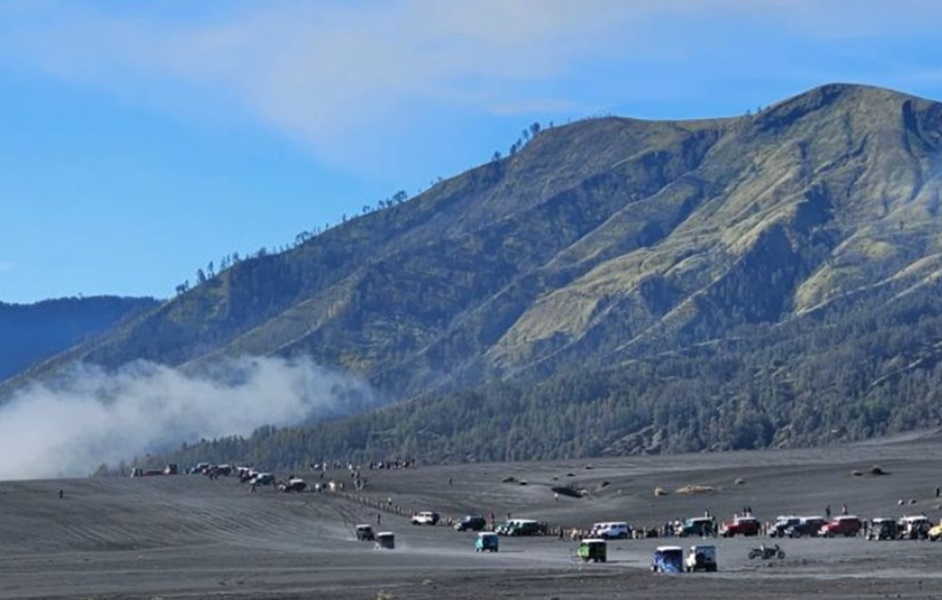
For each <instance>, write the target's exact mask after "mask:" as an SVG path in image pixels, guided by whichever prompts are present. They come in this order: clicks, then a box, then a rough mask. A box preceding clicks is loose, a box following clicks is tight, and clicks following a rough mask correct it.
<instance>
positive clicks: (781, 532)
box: [769, 515, 801, 537]
mask: <svg viewBox="0 0 942 600" xmlns="http://www.w3.org/2000/svg"><path fill="white" fill-rule="evenodd" d="M799 523H801V517H796V516H794V515H779V516H778V517H776V519H775V522H774V523H773V524H772V528H771V529H769V537H785V536H786V535H788V534H787V532H788V529H789V528H790V527H794V526H795V525H798V524H799Z"/></svg>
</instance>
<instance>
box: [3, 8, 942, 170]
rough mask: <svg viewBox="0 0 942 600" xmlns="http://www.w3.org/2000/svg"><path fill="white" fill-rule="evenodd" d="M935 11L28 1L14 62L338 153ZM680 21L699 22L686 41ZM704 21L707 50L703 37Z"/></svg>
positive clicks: (9, 47)
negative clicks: (644, 68) (753, 34)
mask: <svg viewBox="0 0 942 600" xmlns="http://www.w3.org/2000/svg"><path fill="white" fill-rule="evenodd" d="M936 4H937V3H932V2H929V1H927V0H908V2H906V1H901V2H894V3H892V6H890V4H889V3H886V2H877V1H875V0H859V1H858V0H854V1H849V0H843V1H840V0H835V1H831V2H827V3H823V2H819V1H817V0H791V1H786V0H768V1H766V2H755V1H753V0H712V1H710V0H660V1H657V2H655V1H654V0H651V1H647V2H642V1H637V2H625V1H623V0H581V1H579V2H573V1H571V0H476V1H474V2H459V1H447V2H443V1H441V0H392V1H389V2H359V3H344V2H327V1H322V2H316V3H315V2H292V1H288V0H280V1H276V0H272V1H268V2H265V3H264V4H261V3H259V4H243V5H238V4H231V5H229V6H235V7H239V6H241V8H230V9H227V10H225V11H222V10H220V11H217V12H216V13H214V14H212V15H209V16H208V17H207V16H203V17H202V18H193V19H190V20H182V19H181V18H180V17H179V16H177V17H176V18H174V17H168V16H166V15H157V16H155V15H153V14H149V15H147V16H141V15H140V14H138V15H135V14H133V13H132V14H128V13H129V10H128V9H126V8H125V10H123V11H113V12H116V13H117V14H114V15H109V14H104V13H101V12H95V11H93V10H91V9H87V8H83V7H82V5H79V4H76V3H66V2H64V1H62V0H46V1H43V2H35V1H33V0H29V1H28V2H26V1H24V0H20V1H11V2H8V3H6V4H3V5H0V23H4V22H5V23H6V24H5V25H2V24H0V39H2V40H3V41H0V51H2V55H4V56H6V57H7V58H8V65H9V64H16V65H20V66H22V65H24V64H25V65H27V67H26V68H37V67H38V68H41V69H42V70H43V71H45V72H46V73H48V74H50V75H52V76H55V77H58V78H61V79H64V80H67V81H70V82H75V83H80V84H83V85H93V86H97V87H99V88H101V89H105V90H107V91H109V92H111V93H114V94H117V95H118V96H120V97H121V98H124V99H125V100H126V101H128V102H132V103H143V104H147V105H154V106H157V107H160V108H162V109H167V108H169V109H171V110H174V111H184V112H187V113H190V114H195V115H198V116H199V117H217V116H218V115H220V114H229V115H232V114H241V115H246V114H247V115H249V116H251V117H252V118H253V119H256V120H259V121H260V122H262V123H264V124H266V125H267V126H268V127H271V128H274V129H276V130H278V131H280V132H282V133H284V134H286V135H288V136H291V137H292V138H294V139H296V140H299V141H301V142H303V143H306V144H308V145H310V146H311V147H312V148H314V149H315V150H316V151H317V152H318V153H319V154H320V155H321V156H322V157H324V158H330V157H331V155H333V154H335V153H337V152H338V151H339V150H338V146H341V145H343V144H344V143H345V141H346V140H348V139H351V138H352V139H355V140H359V141H357V142H350V143H357V144H362V143H364V142H363V141H362V140H364V139H369V137H370V136H364V135H362V132H363V131H364V130H366V131H370V132H373V131H376V132H378V133H380V134H381V132H382V131H383V130H384V129H386V128H388V127H389V125H390V124H391V123H392V122H394V121H401V120H410V119H412V118H416V117H418V116H420V115H421V114H422V112H423V108H424V107H425V106H427V105H428V104H429V103H438V104H442V105H449V106H453V107H459V108H461V107H463V108H464V109H465V110H471V111H477V112H491V113H495V114H512V113H514V112H516V110H517V109H515V108H514V107H517V108H519V109H526V108H528V107H530V108H532V109H534V110H541V111H554V110H560V111H571V110H572V109H573V108H574V107H575V106H578V104H577V102H578V100H577V97H578V94H577V93H575V91H572V93H571V95H570V96H565V95H558V96H557V95H554V97H553V98H552V100H550V101H546V97H547V96H546V94H545V93H544V92H543V91H541V90H538V89H534V90H532V91H530V90H528V88H529V87H530V86H531V85H532V84H533V83H535V82H546V81H552V80H554V79H557V78H561V77H564V76H567V75H570V76H571V75H573V73H572V71H573V70H574V69H578V67H579V65H581V64H583V63H582V61H585V60H587V59H593V60H596V61H601V62H606V61H607V62H609V63H616V62H618V61H622V62H629V63H630V62H632V61H634V62H648V63H657V62H658V61H671V60H678V61H680V60H685V59H687V58H689V56H690V55H691V54H696V52H697V51H698V50H697V44H698V43H702V42H704V41H706V42H707V43H710V41H711V40H715V39H716V37H717V35H719V36H722V35H723V34H722V33H721V31H722V27H723V25H724V21H729V20H737V19H760V20H761V19H767V21H768V23H774V24H776V26H780V25H781V24H784V26H786V27H789V28H791V29H792V30H793V31H796V32H799V33H800V34H802V35H807V36H816V37H821V38H833V37H841V36H860V35H873V34H875V33H879V32H881V31H883V32H885V31H886V26H887V24H888V23H889V24H890V25H891V26H893V27H897V28H901V29H902V28H910V30H911V28H913V27H916V28H920V27H924V26H925V24H926V23H928V22H931V21H932V19H927V18H925V15H926V13H927V11H930V12H932V13H933V14H935V15H939V14H940V9H939V8H936V6H935V5H936ZM183 12H186V11H183ZM920 15H921V16H920ZM672 19H675V20H676V21H683V22H684V23H686V24H687V27H686V28H684V27H680V28H677V29H676V30H674V29H673V27H674V23H673V22H672ZM690 22H693V23H694V27H695V28H696V29H697V30H698V31H699V33H698V39H699V42H698V41H697V40H692V39H689V33H690V28H689V24H690ZM600 76H601V77H603V78H604V77H607V78H614V77H617V73H611V72H608V73H602V74H601V75H600ZM638 85H639V86H640V85H644V82H638ZM534 87H535V86H534ZM396 125H399V126H401V123H396Z"/></svg>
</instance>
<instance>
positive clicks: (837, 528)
mask: <svg viewBox="0 0 942 600" xmlns="http://www.w3.org/2000/svg"><path fill="white" fill-rule="evenodd" d="M861 527H863V523H861V521H860V519H859V518H857V517H855V516H853V515H841V516H839V517H835V518H833V519H831V520H830V521H828V522H827V523H825V524H824V525H822V526H821V530H820V531H819V532H818V535H820V536H823V537H834V536H835V535H843V536H845V537H854V536H855V535H857V532H859V531H860V528H861Z"/></svg>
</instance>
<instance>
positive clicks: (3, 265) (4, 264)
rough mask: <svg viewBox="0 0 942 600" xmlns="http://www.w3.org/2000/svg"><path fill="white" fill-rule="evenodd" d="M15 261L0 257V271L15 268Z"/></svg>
mask: <svg viewBox="0 0 942 600" xmlns="http://www.w3.org/2000/svg"><path fill="white" fill-rule="evenodd" d="M16 268H17V267H16V263H14V262H11V261H9V260H3V259H2V258H0V273H6V272H8V271H15V270H16Z"/></svg>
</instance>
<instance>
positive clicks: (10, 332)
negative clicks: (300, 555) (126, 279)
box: [0, 296, 158, 381]
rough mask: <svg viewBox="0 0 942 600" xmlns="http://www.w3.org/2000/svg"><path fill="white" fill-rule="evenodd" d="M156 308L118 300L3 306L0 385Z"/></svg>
mask: <svg viewBox="0 0 942 600" xmlns="http://www.w3.org/2000/svg"><path fill="white" fill-rule="evenodd" d="M157 304H158V302H157V301H156V300H154V299H153V298H119V297H115V296H97V297H89V298H61V299H58V300H46V301H43V302H37V303H35V304H6V303H3V302H0V339H2V343H0V381H2V380H4V379H6V378H7V377H11V376H13V375H15V374H16V373H19V372H20V371H22V370H24V369H26V368H27V367H29V366H30V365H31V364H33V363H35V362H37V361H40V360H42V359H45V358H49V357H51V356H52V355H54V354H56V353H58V352H62V351H63V350H65V349H67V348H69V347H71V346H73V345H75V344H78V343H79V342H82V341H83V340H86V339H89V338H91V337H94V336H96V335H98V334H101V333H102V332H103V331H105V330H106V329H108V328H109V327H112V326H114V325H116V324H117V323H119V322H121V321H122V320H123V319H127V318H128V317H129V316H133V315H135V314H140V313H142V312H144V311H147V310H150V309H153V308H154V307H156V306H157Z"/></svg>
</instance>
